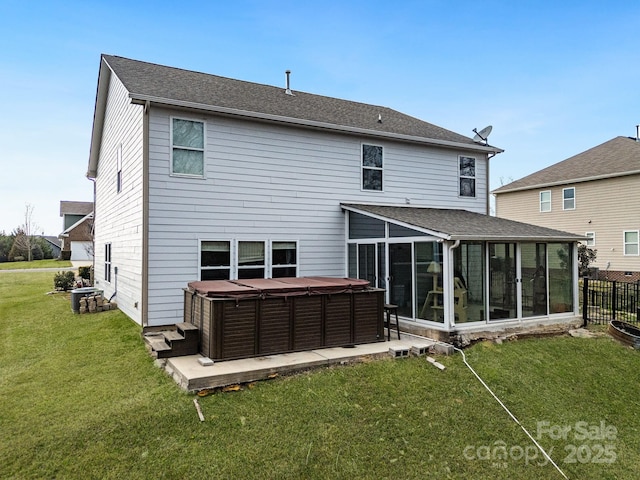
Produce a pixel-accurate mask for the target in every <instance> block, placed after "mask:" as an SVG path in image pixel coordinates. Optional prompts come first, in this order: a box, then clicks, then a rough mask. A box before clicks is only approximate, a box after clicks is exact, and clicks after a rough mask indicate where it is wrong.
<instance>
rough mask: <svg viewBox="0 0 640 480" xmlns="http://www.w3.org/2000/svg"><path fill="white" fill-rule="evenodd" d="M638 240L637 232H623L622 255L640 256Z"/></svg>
mask: <svg viewBox="0 0 640 480" xmlns="http://www.w3.org/2000/svg"><path fill="white" fill-rule="evenodd" d="M639 240H640V239H639V238H638V230H628V231H626V232H624V254H625V255H638V254H640V249H639V246H640V242H639Z"/></svg>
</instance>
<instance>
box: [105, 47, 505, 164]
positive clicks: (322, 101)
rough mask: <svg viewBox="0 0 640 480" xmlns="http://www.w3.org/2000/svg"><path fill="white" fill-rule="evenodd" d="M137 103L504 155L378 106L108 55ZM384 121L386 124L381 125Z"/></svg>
mask: <svg viewBox="0 0 640 480" xmlns="http://www.w3.org/2000/svg"><path fill="white" fill-rule="evenodd" d="M103 59H104V61H105V62H106V63H107V65H108V66H109V67H110V68H111V70H112V71H113V72H114V73H115V74H116V75H117V76H118V78H119V79H120V80H121V81H122V83H123V84H124V86H125V87H126V89H127V90H128V91H129V94H130V96H131V98H132V99H134V100H138V101H144V100H151V99H153V100H155V101H156V102H158V103H162V102H163V100H164V101H165V102H166V103H167V104H169V105H174V104H180V105H187V106H188V105H190V106H193V107H194V108H197V106H200V107H201V108H202V107H215V108H218V109H220V108H222V109H233V110H234V111H243V112H254V113H260V114H263V115H269V116H274V117H278V118H280V119H287V118H288V119H297V120H301V121H306V122H315V123H317V124H325V125H328V126H331V125H333V126H341V127H347V128H351V129H362V130H367V131H372V132H374V133H375V132H380V133H386V134H394V135H405V136H411V137H419V138H425V139H433V140H438V141H445V142H454V143H456V144H462V145H466V146H468V147H469V148H472V149H479V150H487V151H488V150H491V149H492V150H493V151H501V150H500V149H497V148H495V147H489V148H487V147H486V146H484V145H479V144H478V143H476V142H474V141H473V140H472V139H471V138H469V137H465V136H464V135H460V134H458V133H455V132H452V131H450V130H447V129H444V128H441V127H438V126H436V125H433V124H431V123H427V122H424V121H422V120H419V119H417V118H414V117H411V116H409V115H405V114H403V113H400V112H398V111H396V110H392V109H390V108H387V107H381V106H377V105H368V104H365V103H358V102H352V101H348V100H341V99H338V98H331V97H325V96H321V95H313V94H309V93H305V92H301V91H297V90H294V91H293V95H287V94H285V88H283V87H273V86H269V85H262V84H257V83H251V82H246V81H241V80H234V79H231V78H225V77H219V76H216V75H210V74H205V73H199V72H193V71H188V70H182V69H179V68H173V67H166V66H162V65H156V64H153V63H147V62H141V61H138V60H131V59H128V58H123V57H117V56H112V55H103ZM379 117H381V119H382V122H379V121H378V119H379Z"/></svg>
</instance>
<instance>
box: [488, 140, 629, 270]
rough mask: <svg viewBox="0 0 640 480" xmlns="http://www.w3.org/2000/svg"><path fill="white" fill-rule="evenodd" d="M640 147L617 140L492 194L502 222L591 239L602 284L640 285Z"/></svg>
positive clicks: (588, 242)
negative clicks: (543, 227)
mask: <svg viewBox="0 0 640 480" xmlns="http://www.w3.org/2000/svg"><path fill="white" fill-rule="evenodd" d="M638 191H640V141H639V140H638V138H629V137H615V138H613V139H611V140H609V141H607V142H604V143H603V144H601V145H598V146H596V147H593V148H591V149H589V150H586V151H584V152H582V153H579V154H577V155H574V156H573V157H570V158H568V159H566V160H563V161H561V162H558V163H556V164H553V165H551V166H549V167H547V168H545V169H543V170H540V171H537V172H534V173H532V174H531V175H527V176H526V177H524V178H521V179H520V180H516V181H515V182H512V183H509V184H507V185H504V186H502V187H500V188H498V189H496V190H494V191H493V192H492V193H493V194H494V195H495V197H496V214H497V216H499V217H502V218H509V219H511V220H519V221H522V222H528V223H532V224H534V225H541V226H545V227H549V228H559V229H563V230H567V231H569V232H573V233H575V234H578V235H583V236H585V237H586V240H585V241H584V243H585V244H586V245H587V246H589V247H590V248H593V249H595V250H597V258H596V261H595V263H594V264H593V266H594V267H596V268H597V269H598V270H599V272H598V275H599V276H600V277H601V278H606V279H609V280H625V281H638V280H640V248H639V245H640V235H639V233H638V232H639V231H640V216H639V215H638V212H639V211H640V195H639V194H638Z"/></svg>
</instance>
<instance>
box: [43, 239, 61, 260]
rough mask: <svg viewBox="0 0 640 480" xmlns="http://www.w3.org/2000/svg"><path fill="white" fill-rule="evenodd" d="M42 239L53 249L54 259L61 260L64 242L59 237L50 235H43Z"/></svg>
mask: <svg viewBox="0 0 640 480" xmlns="http://www.w3.org/2000/svg"><path fill="white" fill-rule="evenodd" d="M42 238H43V239H44V241H45V242H47V245H49V247H50V248H51V254H52V255H53V258H60V252H61V251H62V242H61V241H60V239H59V238H58V237H53V236H49V235H43V236H42Z"/></svg>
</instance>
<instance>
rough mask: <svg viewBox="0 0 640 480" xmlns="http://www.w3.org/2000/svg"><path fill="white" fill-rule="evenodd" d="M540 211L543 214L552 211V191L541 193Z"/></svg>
mask: <svg viewBox="0 0 640 480" xmlns="http://www.w3.org/2000/svg"><path fill="white" fill-rule="evenodd" d="M540 211H541V212H550V211H551V191H550V190H547V191H545V192H540Z"/></svg>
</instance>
